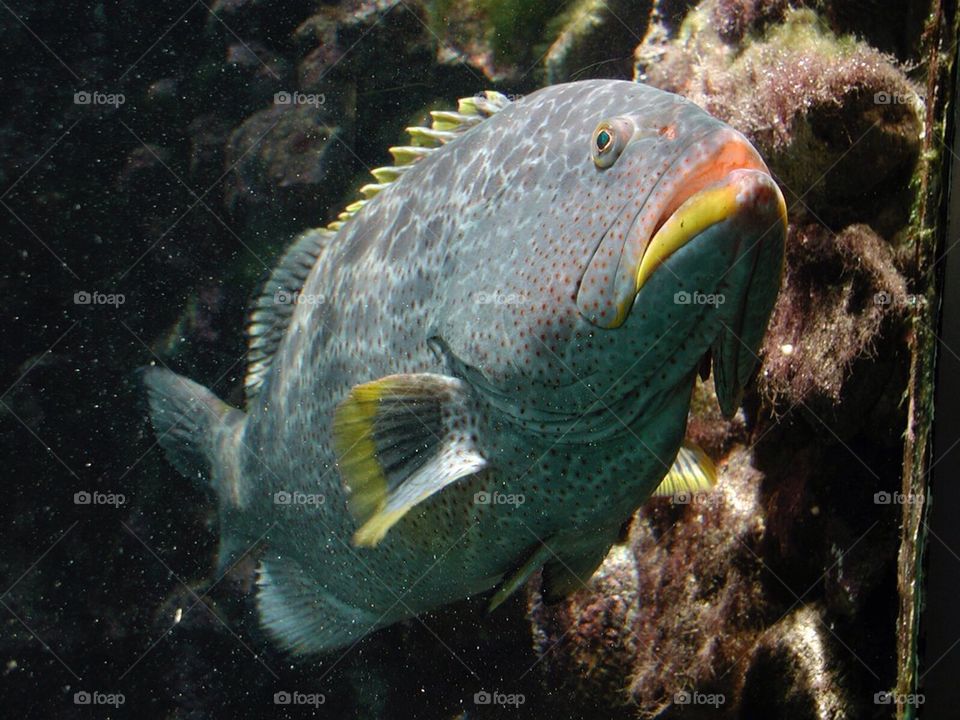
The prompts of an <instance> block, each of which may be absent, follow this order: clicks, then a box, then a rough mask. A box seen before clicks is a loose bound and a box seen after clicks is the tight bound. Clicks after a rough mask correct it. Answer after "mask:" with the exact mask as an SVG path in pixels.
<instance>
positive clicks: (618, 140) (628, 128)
mask: <svg viewBox="0 0 960 720" xmlns="http://www.w3.org/2000/svg"><path fill="white" fill-rule="evenodd" d="M633 130H634V128H633V123H632V122H630V120H628V119H627V118H614V119H613V120H604V121H603V122H601V123H600V124H599V125H597V128H596V130H594V131H593V141H592V143H591V147H590V151H591V154H592V155H593V162H594V164H595V165H596V166H597V167H598V168H608V167H610V166H611V165H613V163H614V162H615V161H616V159H617V158H618V157H620V153H622V152H623V148H625V147H626V145H627V142H629V140H630V138H631V137H633Z"/></svg>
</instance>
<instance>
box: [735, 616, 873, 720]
mask: <svg viewBox="0 0 960 720" xmlns="http://www.w3.org/2000/svg"><path fill="white" fill-rule="evenodd" d="M844 652H845V651H844V650H843V648H842V646H841V641H840V640H839V638H837V637H836V636H835V635H834V634H833V633H832V631H831V630H830V628H829V626H828V625H827V620H826V619H825V613H824V612H823V610H822V608H817V607H815V606H805V607H802V608H800V609H798V610H796V611H795V612H793V613H791V614H790V615H788V616H787V617H785V618H783V619H782V620H780V621H779V622H778V623H777V624H776V625H773V626H771V627H770V628H769V629H768V630H766V631H765V632H764V633H763V635H762V636H761V637H760V640H759V641H758V642H757V645H756V647H755V648H754V649H753V652H752V653H751V657H750V660H749V667H748V669H747V671H746V676H745V678H744V686H743V692H742V697H741V700H740V708H741V709H740V712H741V716H742V717H788V718H803V719H804V720H836V719H837V718H847V717H862V713H863V711H864V708H863V706H864V702H863V693H862V692H855V691H854V688H851V687H850V685H849V678H848V676H847V675H846V674H845V673H844V672H843V663H844V662H845V657H844ZM856 689H857V690H859V688H856Z"/></svg>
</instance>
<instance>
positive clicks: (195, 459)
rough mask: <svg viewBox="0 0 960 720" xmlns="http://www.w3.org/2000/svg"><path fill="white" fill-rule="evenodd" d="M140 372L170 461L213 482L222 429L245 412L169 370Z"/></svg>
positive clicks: (191, 475) (191, 474)
mask: <svg viewBox="0 0 960 720" xmlns="http://www.w3.org/2000/svg"><path fill="white" fill-rule="evenodd" d="M141 372H142V377H143V382H144V385H146V388H147V399H148V401H149V403H150V418H151V420H152V421H153V429H154V431H155V432H156V435H157V442H158V443H159V444H160V447H162V448H163V449H164V451H165V452H166V455H167V459H168V460H169V461H170V464H172V465H173V466H174V467H175V468H177V470H179V471H180V473H181V474H183V475H184V476H186V477H188V478H198V477H199V478H202V479H205V480H206V481H207V482H212V480H213V478H212V470H213V462H214V459H215V453H216V449H217V446H218V444H219V438H220V436H221V431H222V430H223V429H224V427H225V425H227V424H229V425H233V422H234V421H235V420H236V419H237V418H242V417H243V416H244V415H243V413H242V412H240V411H239V410H235V409H234V408H232V407H230V406H229V405H227V404H226V403H225V402H223V401H222V400H220V399H219V398H217V397H216V396H215V395H214V394H213V393H212V392H210V391H209V390H207V388H205V387H203V385H200V384H198V383H195V382H193V380H188V379H187V378H185V377H182V376H181V375H177V374H176V373H172V372H170V371H169V370H164V369H162V368H158V367H148V368H144V369H143V370H142V371H141Z"/></svg>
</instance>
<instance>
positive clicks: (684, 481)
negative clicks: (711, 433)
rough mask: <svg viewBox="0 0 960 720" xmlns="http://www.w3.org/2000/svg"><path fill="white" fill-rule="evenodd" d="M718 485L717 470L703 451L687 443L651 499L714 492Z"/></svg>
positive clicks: (681, 448) (697, 446)
mask: <svg viewBox="0 0 960 720" xmlns="http://www.w3.org/2000/svg"><path fill="white" fill-rule="evenodd" d="M716 484H717V469H716V467H715V466H714V464H713V461H712V460H711V459H710V457H709V456H708V455H707V453H705V452H704V451H703V449H702V448H701V447H700V446H699V445H696V444H694V443H692V442H689V441H685V442H684V443H683V445H682V446H681V447H680V451H679V452H678V453H677V459H676V460H674V461H673V466H672V467H671V468H670V470H669V472H667V476H666V477H665V478H664V479H663V480H662V481H661V482H660V484H659V485H658V486H657V489H656V490H654V491H653V493H651V497H674V496H676V495H678V494H680V493H689V494H691V495H694V494H696V493H700V492H706V491H707V490H712V489H713V487H714V486H715V485H716Z"/></svg>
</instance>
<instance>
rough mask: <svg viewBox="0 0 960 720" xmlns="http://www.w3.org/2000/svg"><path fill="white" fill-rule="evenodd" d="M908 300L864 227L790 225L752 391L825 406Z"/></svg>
mask: <svg viewBox="0 0 960 720" xmlns="http://www.w3.org/2000/svg"><path fill="white" fill-rule="evenodd" d="M912 300H913V298H912V296H910V295H908V294H907V290H906V284H905V281H904V279H903V276H902V275H901V274H900V272H899V271H898V270H897V267H896V265H895V263H894V253H893V250H892V248H891V247H890V245H889V244H888V243H887V242H886V241H885V240H884V239H883V238H881V237H880V236H879V235H877V234H876V233H875V232H874V231H873V230H871V229H870V228H869V227H868V226H866V225H851V226H849V227H847V228H844V229H843V230H842V231H840V232H839V233H836V234H834V233H832V232H831V231H829V230H827V229H826V228H824V227H822V226H819V225H807V226H802V227H797V226H791V227H790V232H789V234H788V238H787V260H786V268H785V272H784V279H783V286H782V289H781V291H780V297H779V298H778V300H777V305H776V307H775V308H774V312H773V316H772V318H771V321H770V330H769V332H768V333H767V336H766V338H765V340H764V345H763V355H764V358H765V360H764V364H763V370H762V372H761V373H760V380H759V382H760V388H761V392H762V393H763V394H764V395H765V397H766V398H767V400H768V401H769V402H770V403H771V404H777V403H781V402H784V403H787V405H788V406H789V405H794V404H796V403H801V402H806V401H809V400H810V398H811V396H812V395H817V396H819V397H820V398H823V399H826V400H828V401H830V402H831V403H836V402H838V401H839V400H840V396H841V390H842V389H843V384H844V381H845V379H846V378H847V376H848V375H849V372H850V368H851V367H852V365H853V363H854V361H856V360H857V359H858V358H861V357H863V356H865V355H868V354H870V353H871V352H873V351H874V350H875V346H876V343H877V340H878V338H879V337H880V333H881V328H882V325H883V322H884V320H885V319H893V318H895V317H902V316H903V315H904V314H905V313H906V311H907V310H908V309H909V303H910V302H911V301H912Z"/></svg>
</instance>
